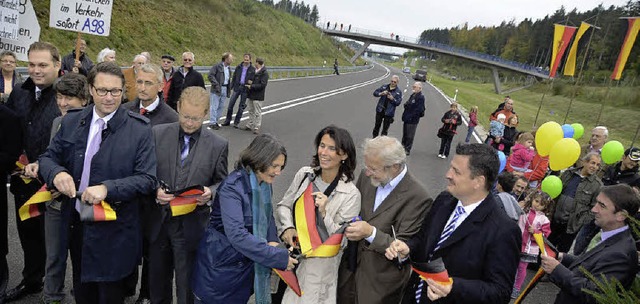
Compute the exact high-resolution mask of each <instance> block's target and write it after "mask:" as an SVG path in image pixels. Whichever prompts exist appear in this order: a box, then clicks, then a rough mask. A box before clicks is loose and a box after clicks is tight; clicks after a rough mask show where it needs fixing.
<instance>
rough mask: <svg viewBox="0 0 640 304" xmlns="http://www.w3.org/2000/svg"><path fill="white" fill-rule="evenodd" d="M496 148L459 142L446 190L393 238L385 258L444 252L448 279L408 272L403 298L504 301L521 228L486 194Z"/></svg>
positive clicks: (424, 257)
mask: <svg viewBox="0 0 640 304" xmlns="http://www.w3.org/2000/svg"><path fill="white" fill-rule="evenodd" d="M498 168H499V161H498V156H497V154H496V153H495V151H494V150H493V149H492V148H491V147H489V146H487V145H483V144H466V145H458V147H457V148H456V155H455V156H454V158H453V160H452V161H451V165H450V167H449V170H448V171H447V173H446V179H447V181H448V185H447V191H444V192H442V193H441V194H440V195H439V196H438V197H437V198H436V200H435V201H434V202H433V207H432V208H431V210H430V211H429V213H428V214H427V216H426V218H425V220H424V223H423V225H422V229H421V231H420V232H419V233H418V234H416V235H414V236H413V238H411V239H409V240H408V241H407V242H406V243H405V242H403V241H401V240H397V241H394V242H393V243H392V244H391V246H389V248H387V250H386V254H385V255H386V257H387V258H388V259H396V258H398V257H400V259H401V260H403V261H406V262H417V263H425V262H428V261H432V260H435V259H438V258H442V260H443V262H444V265H445V268H446V270H447V271H448V274H449V276H450V277H451V278H452V279H453V282H452V284H441V283H438V282H435V281H433V280H432V279H427V280H426V281H425V280H423V279H421V278H420V277H419V276H418V275H417V274H416V273H415V272H414V273H412V275H411V278H410V279H409V283H408V284H407V285H406V288H405V290H404V296H403V298H402V303H433V302H436V301H437V303H508V302H509V301H510V295H511V288H512V286H513V282H514V279H515V274H516V269H517V267H518V260H519V256H520V244H521V239H522V236H521V232H520V229H519V228H518V226H517V225H516V224H515V222H513V220H511V219H509V217H508V216H507V215H506V213H505V212H504V211H502V210H501V209H500V207H499V203H498V202H497V200H496V199H495V198H494V196H493V195H492V194H490V192H489V191H490V189H491V187H492V186H493V184H494V183H495V181H496V179H497V176H498Z"/></svg>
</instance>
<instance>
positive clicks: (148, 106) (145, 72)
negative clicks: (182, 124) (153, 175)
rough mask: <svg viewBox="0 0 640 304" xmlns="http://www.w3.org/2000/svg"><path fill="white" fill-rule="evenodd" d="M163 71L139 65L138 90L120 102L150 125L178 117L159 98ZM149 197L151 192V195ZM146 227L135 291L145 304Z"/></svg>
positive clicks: (145, 216) (143, 216) (131, 286)
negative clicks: (131, 98)
mask: <svg viewBox="0 0 640 304" xmlns="http://www.w3.org/2000/svg"><path fill="white" fill-rule="evenodd" d="M163 75H164V73H163V72H162V69H161V68H160V67H159V66H157V65H155V64H144V65H141V66H140V67H139V68H138V69H137V72H136V74H135V77H136V80H135V85H136V86H135V88H136V92H137V94H138V97H136V99H135V100H133V101H130V102H127V103H125V104H123V105H122V107H124V108H125V109H127V110H129V111H132V112H135V113H140V115H142V116H145V117H146V118H148V119H149V121H150V123H151V127H153V126H155V125H160V124H166V123H172V122H177V121H178V113H177V112H176V111H175V110H173V109H172V108H171V107H170V106H169V105H167V104H166V103H165V102H164V101H163V100H162V97H161V96H162V94H159V92H162V88H163V87H162V79H163ZM151 197H153V196H151ZM148 207H149V205H148V204H140V220H141V222H142V227H146V226H147V222H148V221H149V212H148V211H147V209H149V208H148ZM147 232H148V231H147V230H145V229H143V236H142V237H143V238H142V239H143V242H142V275H141V276H140V291H139V292H138V300H137V301H136V303H137V304H146V303H149V302H150V300H149V299H150V295H149V235H148V233H147ZM138 274H139V273H138V271H137V268H136V271H134V272H133V273H132V274H131V276H130V277H129V279H127V284H128V291H127V294H128V295H134V294H135V293H136V286H137V284H138Z"/></svg>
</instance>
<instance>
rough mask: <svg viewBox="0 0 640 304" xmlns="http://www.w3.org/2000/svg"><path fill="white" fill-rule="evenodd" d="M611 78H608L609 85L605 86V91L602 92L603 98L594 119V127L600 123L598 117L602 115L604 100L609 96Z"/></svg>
mask: <svg viewBox="0 0 640 304" xmlns="http://www.w3.org/2000/svg"><path fill="white" fill-rule="evenodd" d="M612 82H613V80H611V79H609V85H608V86H607V91H606V92H605V93H604V98H603V99H602V103H601V104H600V111H599V112H598V118H597V119H596V127H597V126H599V125H600V118H601V117H602V111H603V110H604V102H605V100H607V99H608V98H609V92H611V83H612Z"/></svg>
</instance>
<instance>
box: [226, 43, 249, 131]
mask: <svg viewBox="0 0 640 304" xmlns="http://www.w3.org/2000/svg"><path fill="white" fill-rule="evenodd" d="M255 73H256V69H255V68H254V67H253V65H252V64H251V54H249V53H246V54H244V56H243V57H242V62H241V63H240V64H239V65H238V66H237V67H236V70H235V72H233V80H232V81H231V88H233V95H232V96H231V99H229V106H227V118H226V120H225V121H224V123H223V124H222V125H223V126H228V125H231V116H233V108H234V107H235V105H236V101H237V100H238V97H240V104H239V105H238V112H237V113H236V117H235V118H234V120H233V127H234V128H238V124H240V119H241V118H242V111H244V108H245V107H246V106H247V94H248V92H249V89H248V88H247V87H246V86H245V85H247V84H249V85H250V84H251V83H252V82H253V76H254V74H255Z"/></svg>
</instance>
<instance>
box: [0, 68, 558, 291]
mask: <svg viewBox="0 0 640 304" xmlns="http://www.w3.org/2000/svg"><path fill="white" fill-rule="evenodd" d="M393 74H397V75H399V76H400V82H399V87H400V88H401V89H402V90H403V101H406V100H407V99H408V97H409V95H410V94H411V90H410V86H411V84H412V83H413V80H412V79H411V78H410V77H411V75H408V74H402V73H401V71H399V70H397V69H391V70H390V69H388V68H385V67H382V66H379V65H375V67H374V68H373V69H371V70H368V71H364V72H355V73H350V74H342V75H340V76H335V75H334V76H321V77H310V78H300V79H289V80H277V81H271V82H269V86H268V87H267V93H266V100H265V102H264V104H263V114H264V116H263V121H262V129H261V132H263V133H271V134H273V135H275V136H277V137H278V138H279V139H280V140H281V141H282V142H283V143H284V144H285V146H286V148H287V153H288V156H289V157H288V160H287V167H286V168H285V170H284V171H283V172H282V175H281V176H280V177H279V178H278V179H276V181H275V182H274V184H273V189H274V201H277V200H278V199H279V198H281V197H282V195H283V194H284V192H285V191H286V189H287V187H288V186H289V183H290V182H291V180H292V179H293V176H294V175H295V173H296V171H297V170H298V168H300V167H302V166H305V165H308V164H309V162H310V160H311V157H312V156H313V154H314V147H313V139H314V137H315V135H316V133H317V132H318V131H319V130H320V129H321V128H323V127H325V126H327V125H329V124H335V125H337V126H340V127H343V128H346V129H348V130H349V131H350V132H351V135H352V137H353V138H354V140H355V142H356V145H357V148H358V170H357V172H359V171H360V168H362V167H363V165H362V149H361V143H362V142H363V140H364V139H365V138H369V137H371V132H372V129H373V123H374V117H375V106H376V103H377V99H376V98H374V97H373V95H372V93H373V91H374V90H375V89H376V88H378V87H379V86H381V85H383V84H386V83H388V82H389V80H390V77H391V75H393ZM423 92H424V94H425V98H426V107H427V110H426V113H425V117H424V118H423V119H422V120H421V122H420V124H419V125H418V131H417V133H416V138H415V142H414V147H413V149H412V151H411V155H410V156H409V157H408V162H407V164H408V168H409V171H410V172H411V173H412V174H413V175H414V176H416V177H417V178H418V180H420V181H421V182H422V183H423V185H424V186H425V187H426V189H427V190H428V192H429V193H430V194H431V195H432V196H433V197H435V196H436V195H437V194H438V193H439V192H440V191H442V190H443V189H444V188H445V186H446V181H445V179H444V174H445V172H446V170H447V169H448V165H449V161H450V158H451V156H450V158H449V159H446V160H444V159H440V158H438V157H437V154H438V148H439V145H440V140H439V139H438V138H437V137H436V131H437V129H438V128H439V127H440V126H441V123H440V118H441V117H442V114H443V113H444V112H445V111H447V110H448V109H449V102H448V100H447V99H446V98H445V97H444V96H443V95H442V94H441V93H439V92H438V90H437V89H436V88H434V87H432V86H431V85H429V84H425V85H424V89H423ZM227 102H228V101H227ZM402 110H403V108H402V107H401V106H400V107H398V109H397V113H396V122H395V123H393V124H392V125H391V127H390V129H389V136H393V137H397V138H398V139H400V138H401V137H402V122H401V119H400V118H401V114H402ZM243 121H244V120H243ZM243 124H244V122H243V123H241V125H243ZM458 130H459V134H458V135H457V136H455V137H454V140H453V144H452V149H454V147H455V145H456V144H457V143H458V142H463V141H464V136H466V126H465V125H464V124H463V125H462V126H460V128H459V129H458ZM216 132H217V133H218V134H220V135H221V136H223V137H225V138H227V139H228V140H229V143H230V146H229V167H230V168H229V169H230V170H232V167H233V165H234V163H235V161H236V160H237V156H238V154H239V152H240V151H241V150H242V149H243V148H244V147H246V146H247V145H248V144H249V143H250V142H251V140H252V139H253V138H254V135H253V134H252V133H251V132H248V131H242V130H239V129H234V128H232V127H223V128H222V129H220V130H218V131H216ZM452 155H453V153H452ZM9 214H10V216H9V250H10V252H9V255H8V257H7V258H8V261H9V274H10V278H9V288H12V287H13V286H15V285H16V284H18V282H19V281H20V279H21V274H20V272H21V270H22V249H21V248H20V243H19V239H18V236H17V231H16V228H15V217H14V216H13V214H14V208H13V197H11V196H10V197H9ZM470 254H473V253H470ZM69 264H70V263H69ZM70 273H71V270H70V268H69V269H68V271H67V282H66V286H67V289H69V288H70V287H71V279H70ZM530 275H531V273H530ZM556 292H557V288H556V287H554V286H553V285H552V284H550V283H541V284H540V285H539V287H537V289H536V290H534V292H533V293H532V294H531V295H530V296H529V300H528V301H526V302H525V303H551V302H553V299H554V296H555V293H556ZM40 298H41V295H33V296H30V297H28V298H25V299H24V300H21V301H18V302H16V303H40ZM134 300H135V298H133V299H129V301H127V303H133V301H134ZM65 303H73V301H72V300H71V297H70V296H68V297H67V301H66V302H65Z"/></svg>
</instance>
